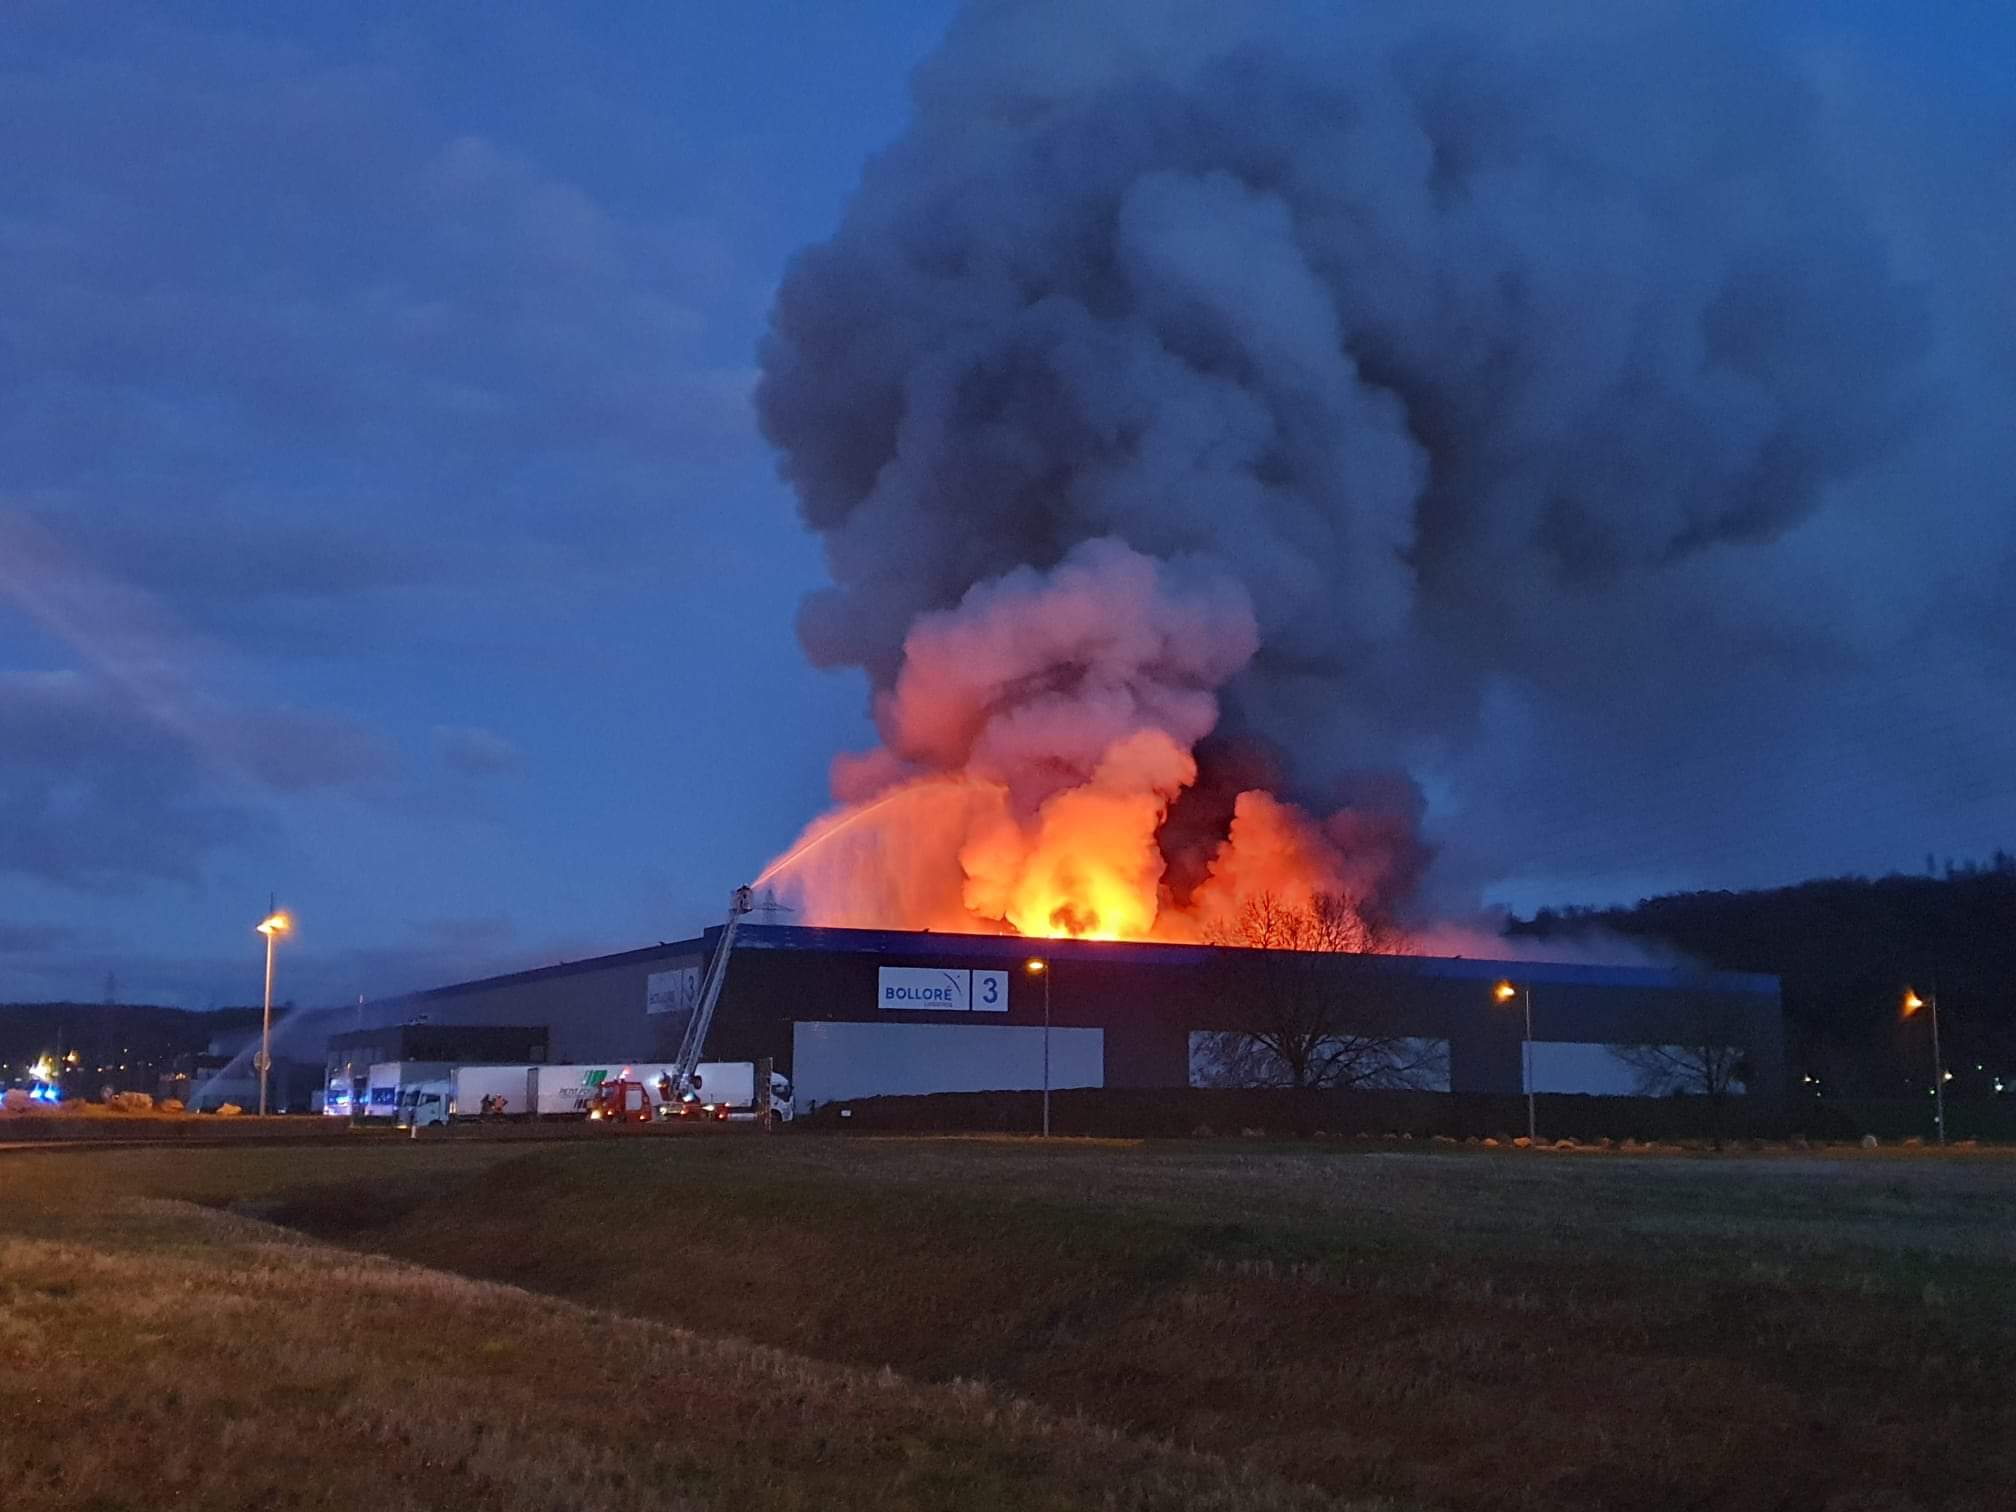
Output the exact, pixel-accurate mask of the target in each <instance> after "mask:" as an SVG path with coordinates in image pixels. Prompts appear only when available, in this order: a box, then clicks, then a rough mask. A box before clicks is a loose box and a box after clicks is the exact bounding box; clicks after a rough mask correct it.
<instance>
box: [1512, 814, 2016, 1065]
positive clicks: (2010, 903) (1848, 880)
mask: <svg viewBox="0 0 2016 1512" xmlns="http://www.w3.org/2000/svg"><path fill="white" fill-rule="evenodd" d="M1595 932H1605V933H1610V934H1617V935H1624V936H1628V937H1632V938H1636V939H1645V940H1658V941H1661V942H1664V943H1666V944H1669V945H1671V946H1674V947H1675V948H1677V949H1680V950H1683V951H1685V952H1686V953H1687V954H1689V955H1690V956H1693V957H1694V958H1695V959H1697V960H1699V961H1701V962H1703V963H1704V964H1707V965H1710V966H1714V967H1718V968H1720V969H1723V970H1728V971H1763V972H1771V973H1774V974H1775V975H1777V976H1779V977H1782V978H1783V979H1784V984H1785V1013H1786V1019H1787V1027H1788V1032H1789V1034H1790V1036H1791V1046H1790V1049H1791V1062H1792V1069H1793V1080H1794V1091H1810V1090H1811V1089H1812V1085H1813V1084H1810V1083H1806V1082H1805V1081H1803V1080H1802V1078H1804V1077H1807V1076H1813V1077H1817V1078H1818V1079H1819V1081H1818V1085H1819V1086H1820V1087H1821V1088H1822V1089H1824V1091H1825V1092H1826V1093H1827V1094H1829V1095H1832V1094H1835V1093H1837V1092H1838V1093H1840V1094H1841V1095H1848V1096H1893V1095H1905V1094H1915V1093H1917V1092H1921V1091H1923V1090H1924V1089H1926V1088H1929V1087H1930V1085H1931V1069H1930V1068H1931V1046H1930V1043H1929V1039H1928V1036H1929V1033H1930V1024H1929V1021H1928V1018H1927V1016H1926V1015H1924V1014H1919V1015H1917V1016H1916V1017H1915V1018H1913V1019H1912V1020H1910V1021H1909V1022H1905V1021H1903V1019H1902V1017H1901V1015H1900V1013H1899V1003H1900V999H1901V997H1902V994H1903V990H1904V988H1905V986H1906V985H1907V984H1908V985H1911V986H1914V987H1916V988H1917V989H1918V991H1919V992H1921V993H1930V992H1932V991H1933V990H1934V986H1935V983H1936V990H1937V992H1938V994H1939V1014H1940V1024H1939V1027H1940V1033H1941V1038H1942V1041H1943V1044H1944V1050H1945V1059H1946V1065H1947V1068H1948V1069H1949V1070H1951V1071H1952V1072H1953V1073H1954V1079H1953V1082H1952V1083H1951V1084H1950V1087H1949V1090H1950V1091H1951V1092H1952V1093H1953V1094H1954V1095H1956V1096H1963V1097H1992V1096H1996V1095H1997V1094H1996V1093H1995V1090H1994V1086H1995V1082H1996V1081H1997V1080H2000V1081H2002V1082H2003V1083H2004V1084H2005V1085H2006V1086H2008V1087H2009V1088H2010V1091H2009V1093H2008V1094H2006V1095H2008V1096H2010V1097H2011V1098H2016V858H2012V857H2009V856H2006V855H2003V854H2001V853H1999V852H1998V853H1997V855H1996V856H1995V858H1994V860H1993V861H1992V862H1990V863H1988V864H1987V865H1967V866H1959V867H1954V866H1950V865H1949V866H1948V867H1947V868H1946V869H1945V871H1944V872H1943V873H1942V874H1940V875H1936V876H1935V875H1927V876H1922V877H1906V876H1889V877H1879V878H1876V879H1874V880H1871V879H1868V878H1861V877H1843V878H1836V879H1833V880H1830V881H1816V882H1802V883H1800V884H1799V885H1797V886H1794V887H1780V888H1773V889H1770V890H1768V891H1759V892H1693V893H1677V894H1674V895H1672V896H1669V897H1662V898H1647V899H1645V900H1643V901H1641V902H1639V903H1637V904H1635V905H1633V906H1631V907H1629V908H1598V909H1589V908H1568V909H1542V910H1541V911H1540V912H1539V913H1538V914H1536V915H1535V916H1534V917H1533V918H1531V919H1529V920H1523V921H1516V922H1515V923H1514V924H1513V925H1512V926H1511V927H1510V929H1509V930H1508V933H1510V934H1514V935H1520V936H1526V937H1529V938H1534V939H1541V940H1546V939H1560V938H1567V939H1572V938H1575V937H1577V936H1581V935H1586V934H1590V933H1595ZM1977 1067H1978V1068H1980V1069H1977Z"/></svg>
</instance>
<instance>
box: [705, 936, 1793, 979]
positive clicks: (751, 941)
mask: <svg viewBox="0 0 2016 1512" xmlns="http://www.w3.org/2000/svg"><path fill="white" fill-rule="evenodd" d="M720 932H721V929H720V926H719V925H716V926H715V927H714V928H711V929H709V930H708V931H707V932H706V934H705V936H703V938H704V940H705V941H706V948H707V949H709V950H711V949H712V948H713V945H714V941H715V940H716V939H717V938H718V937H719V935H720ZM941 940H950V941H954V942H956V943H955V944H954V945H952V946H950V947H948V948H951V949H956V950H957V951H958V952H959V953H960V954H961V955H963V956H966V957H968V958H970V959H975V960H978V959H988V960H1000V961H1006V962H1019V961H1025V960H1028V959H1030V958H1032V957H1037V956H1040V957H1042V958H1044V959H1046V960H1054V961H1057V962H1059V963H1067V962H1070V961H1074V960H1075V961H1086V962H1093V961H1099V962H1117V961H1133V962H1138V963H1140V964H1144V965H1156V966H1201V965H1204V964H1205V963H1207V962H1209V961H1213V960H1219V959H1222V958H1224V957H1225V956H1226V955H1228V954H1231V953H1234V952H1237V953H1240V954H1244V953H1245V952H1246V950H1247V947H1245V946H1242V945H1175V944H1165V943H1162V942H1160V941H1146V940H1074V939H1056V940H1043V939H1031V938H1029V937H1028V936H1026V935H981V934H935V933H933V932H932V931H930V930H893V929H826V928H817V927H811V926H806V925H796V924H744V925H743V926H742V927H741V929H740V930H739V931H737V933H736V936H735V945H736V948H737V949H738V950H745V949H746V950H832V951H846V952H848V953H851V954H855V955H917V954H920V953H924V952H928V951H929V949H930V948H931V944H935V943H936V942H938V941H941ZM924 942H930V943H929V944H927V943H924ZM1352 959H1353V960H1357V961H1363V962H1366V963H1368V964H1373V965H1375V968H1376V969H1377V970H1380V971H1384V972H1390V973H1392V974H1395V975H1402V976H1428V977H1441V978H1447V979H1452V980H1456V981H1498V980H1501V979H1509V980H1511V981H1514V982H1522V983H1523V982H1530V983H1532V984H1534V985H1536V986H1537V985H1539V984H1541V983H1551V984H1554V985H1557V986H1566V985H1582V986H1592V987H1595V986H1608V987H1707V988H1713V989H1716V990H1718V991H1723V992H1757V993H1771V994H1776V993H1777V992H1778V990H1779V980H1778V978H1777V977H1775V976H1771V975H1767V974H1763V973H1757V972H1741V971H1710V970H1706V969H1704V968H1697V967H1678V966H1676V967H1661V966H1612V965H1605V964H1598V963H1593V962H1581V961H1541V960H1517V959H1510V958H1506V957H1497V956H1478V957H1471V956H1427V955H1354V956H1353V957H1352Z"/></svg>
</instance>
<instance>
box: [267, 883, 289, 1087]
mask: <svg viewBox="0 0 2016 1512" xmlns="http://www.w3.org/2000/svg"><path fill="white" fill-rule="evenodd" d="M268 908H269V912H268V913H267V915H266V917H265V918H264V919H262V920H260V921H259V933H261V934H262V935H264V936H266V1001H265V1006H264V1007H263V1008H262V1009H261V1010H260V1014H259V1116H260V1117H261V1118H264V1117H265V1116H266V1078H267V1076H268V1074H269V1073H271V1071H272V1069H273V942H274V941H275V940H277V939H279V938H280V936H282V935H283V934H285V933H287V931H288V930H290V929H292V928H293V927H294V921H293V920H292V919H290V918H288V917H287V915H286V914H284V913H282V912H281V911H280V910H279V909H277V908H272V907H271V905H270V904H269V905H268Z"/></svg>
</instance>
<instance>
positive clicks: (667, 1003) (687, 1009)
mask: <svg viewBox="0 0 2016 1512" xmlns="http://www.w3.org/2000/svg"><path fill="white" fill-rule="evenodd" d="M699 999H700V968H699V967H698V966H681V967H679V968H677V969H676V970H673V971H654V972H652V973H651V975H650V976H649V977H647V978H646V979H645V981H644V1011H645V1012H646V1013H691V1012H692V1011H693V1005H694V1004H695V1003H697V1002H698V1001H699Z"/></svg>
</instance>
